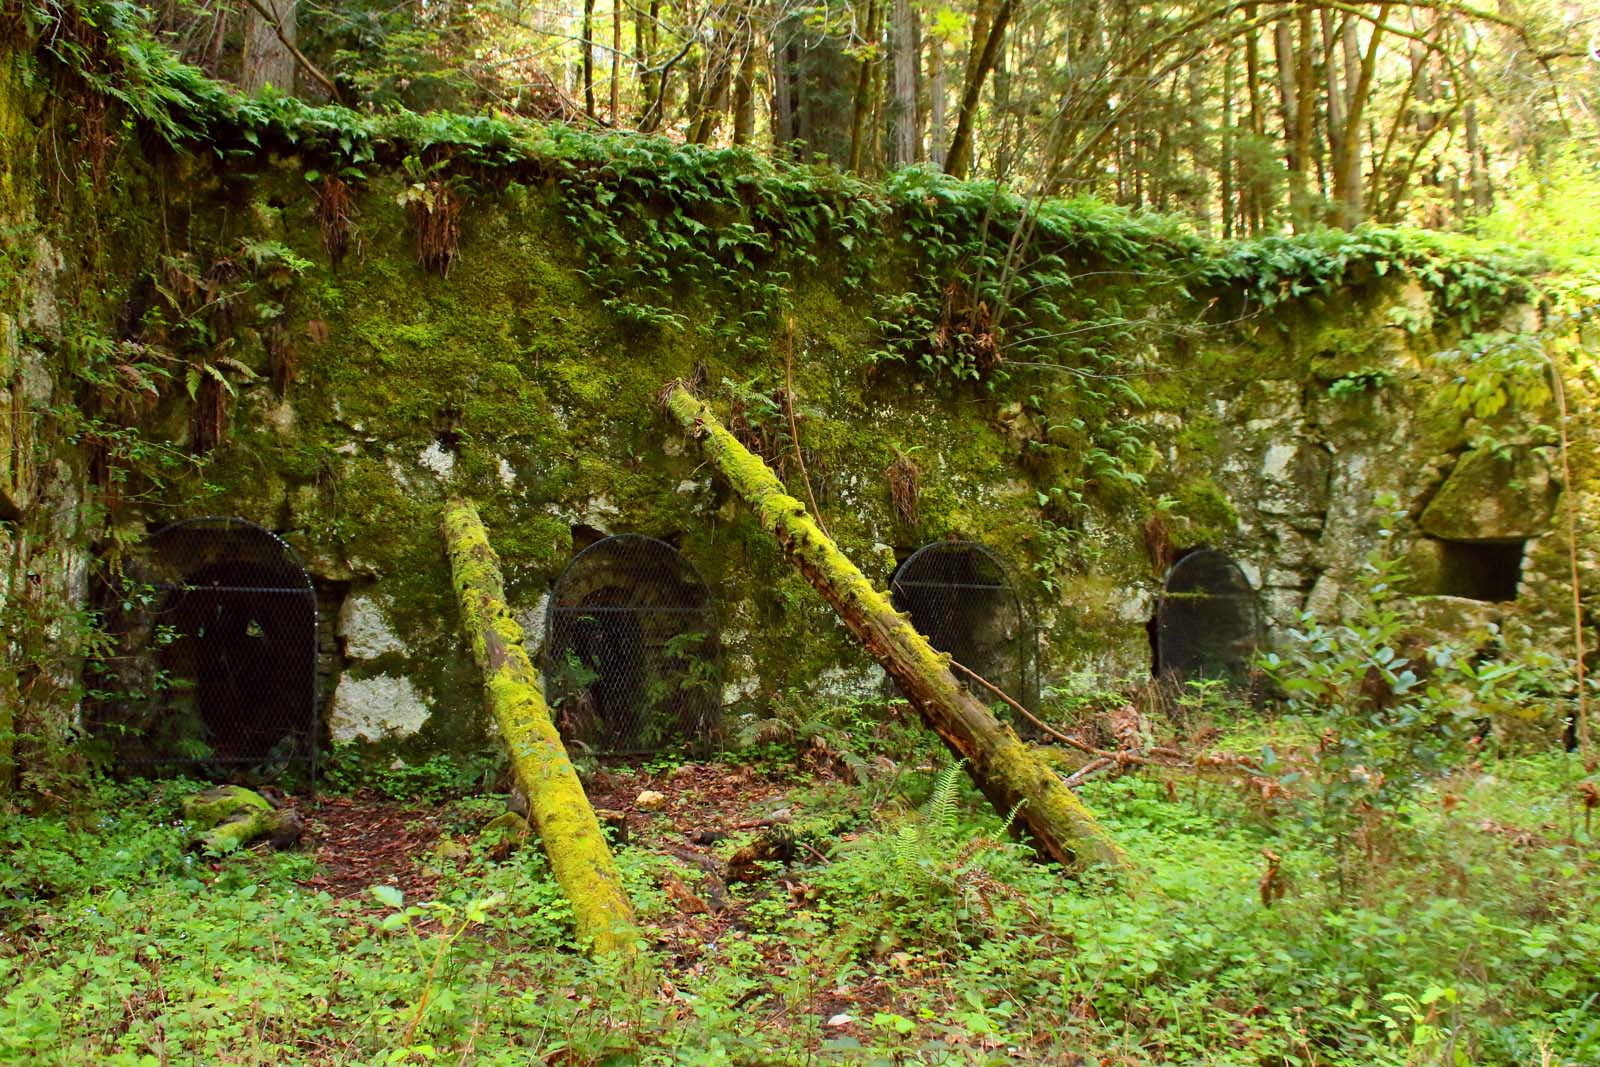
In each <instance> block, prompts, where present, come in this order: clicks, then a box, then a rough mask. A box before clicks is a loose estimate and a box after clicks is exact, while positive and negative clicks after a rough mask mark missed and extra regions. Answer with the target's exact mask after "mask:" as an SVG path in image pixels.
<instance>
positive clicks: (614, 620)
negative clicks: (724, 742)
mask: <svg viewBox="0 0 1600 1067" xmlns="http://www.w3.org/2000/svg"><path fill="white" fill-rule="evenodd" d="M546 634H547V638H546V642H545V672H544V675H545V697H546V699H547V700H548V701H549V703H550V707H551V710H552V711H553V712H554V713H555V716H556V723H557V725H558V726H559V727H560V728H561V733H562V736H563V737H565V738H566V739H567V740H568V741H569V742H576V743H577V744H578V745H580V746H582V747H583V748H585V749H587V750H588V751H590V752H593V753H595V754H597V755H629V754H641V753H647V752H656V751H660V750H661V749H663V748H665V747H667V746H668V745H669V744H670V743H672V742H674V741H677V742H681V743H684V744H686V745H687V746H688V747H690V748H697V749H698V748H704V747H706V746H708V745H709V744H710V742H711V741H712V739H713V738H714V736H715V734H716V732H717V730H718V728H719V716H720V713H721V708H722V678H721V671H720V667H719V662H720V658H721V657H720V651H721V638H720V635H719V633H718V629H717V618H716V612H715V611H714V610H713V609H712V605H711V593H710V591H709V590H708V589H707V588H706V584H705V582H703V581H702V580H701V579H700V575H699V574H698V573H697V572H696V571H695V569H694V567H693V566H691V565H690V564H689V561H688V560H686V559H684V558H683V556H682V555H680V554H679V553H678V550H677V549H675V548H673V547H672V546H671V545H669V544H667V543H666V542H665V541H658V540H656V539H655V538H653V537H644V536H641V535H638V534H618V535H616V536H613V537H607V538H604V539H602V540H600V541H597V542H595V543H594V544H592V545H590V546H589V547H588V548H586V549H584V550H583V551H582V552H580V553H578V554H577V555H576V556H574V557H573V559H572V562H571V563H569V564H568V565H567V569H566V570H565V571H563V572H562V574H561V577H560V578H558V579H557V580H556V585H555V591H554V592H553V593H552V594H551V596H550V608H549V616H548V619H547V628H546Z"/></svg>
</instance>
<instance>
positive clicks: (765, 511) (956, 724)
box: [666, 384, 1128, 867]
mask: <svg viewBox="0 0 1600 1067" xmlns="http://www.w3.org/2000/svg"><path fill="white" fill-rule="evenodd" d="M666 403H667V408H668V410H669V411H670V412H671V413H672V415H673V417H674V418H675V419H677V421H678V423H679V424H680V425H682V426H683V428H684V429H685V430H686V431H687V432H688V433H690V434H691V435H693V436H695V437H697V438H699V441H700V447H701V450H702V451H703V452H704V454H705V457H706V459H707V461H708V462H709V463H710V464H711V465H712V466H714V467H716V468H717V470H718V471H719V472H721V474H722V476H723V477H724V478H726V479H727V481H728V483H729V484H730V485H731V486H732V487H733V489H734V491H735V492H737V493H738V494H739V495H740V496H741V497H742V498H743V499H744V500H745V502H746V503H747V504H749V505H750V507H751V508H752V509H754V511H755V513H756V515H757V517H758V518H759V519H760V521H761V525H762V526H763V527H764V528H765V529H766V530H767V531H768V532H769V533H771V534H772V535H773V536H774V537H776V538H777V539H778V542H779V543H780V544H781V545H782V546H783V549H784V552H785V554H786V555H787V556H788V557H789V559H790V560H791V561H792V562H793V563H794V565H795V566H796V567H797V568H798V569H799V571H800V573H801V574H802V575H803V576H804V577H805V578H806V580H807V581H809V582H810V583H811V584H812V586H814V587H815V588H816V590H817V591H818V592H819V593H821V594H822V596H823V599H825V600H827V601H828V603H829V604H830V605H831V606H832V607H833V610H834V611H835V612H837V613H838V616H839V618H840V619H841V620H842V621H843V622H844V624H845V625H846V626H847V627H849V629H850V631H851V633H853V634H855V636H856V638H857V639H858V640H859V641H861V643H862V645H863V646H864V647H865V648H866V650H867V651H868V652H869V653H871V655H872V656H873V658H874V659H876V660H877V661H878V662H879V663H880V664H882V665H883V668H884V670H886V671H888V672H889V676H890V677H891V678H893V679H894V680H895V682H896V684H898V685H899V686H900V689H901V691H902V692H903V693H904V694H905V695H906V698H907V699H908V700H910V701H911V703H912V705H913V706H914V707H916V709H917V711H918V712H920V713H921V715H922V719H923V722H925V723H926V724H927V725H928V727H929V729H931V730H933V731H934V732H935V733H936V734H938V735H939V738H940V740H942V741H943V742H944V744H945V747H946V748H948V749H949V750H950V751H951V753H952V754H954V755H955V756H957V757H959V758H960V759H962V760H964V761H965V763H966V768H967V772H968V773H969V774H970V775H971V776H972V779H973V781H974V782H975V783H976V784H977V786H978V788H979V789H981V790H982V791H983V794H984V796H986V797H987V798H988V799H989V802H990V803H991V804H993V805H994V807H995V810H996V811H998V812H1000V813H1001V814H1003V815H1007V816H1009V815H1012V814H1013V813H1014V814H1015V816H1016V818H1017V820H1018V821H1020V823H1021V824H1022V825H1023V826H1025V827H1026V828H1027V830H1028V832H1029V833H1030V834H1031V836H1032V838H1033V840H1034V843H1035V845H1036V846H1037V847H1038V849H1039V851H1040V852H1041V853H1043V854H1044V855H1045V856H1047V857H1049V858H1051V859H1054V860H1056V861H1058V862H1061V863H1065V864H1074V863H1082V864H1091V863H1100V864H1107V865H1111V866H1116V867H1126V866H1127V865H1128V861H1127V857H1126V856H1125V855H1124V853H1123V851H1122V849H1121V848H1120V847H1119V846H1118V845H1117V843H1116V842H1115V841H1113V840H1112V838H1111V835H1110V834H1108V833H1107V832H1106V830H1105V828H1104V827H1102V826H1101V825H1100V823H1099V821H1098V820H1097V819H1096V818H1095V817H1094V813H1093V812H1091V811H1090V810H1089V809H1088V808H1086V807H1085V806H1084V805H1083V803H1082V802H1081V801H1079V800H1078V798H1077V797H1076V796H1074V795H1073V793H1072V791H1071V790H1070V789H1068V788H1067V787H1066V786H1065V785H1063V784H1062V782H1061V780H1060V778H1058V777H1057V776H1056V774H1055V772H1054V771H1052V770H1051V769H1050V767H1049V766H1048V765H1046V764H1045V762H1044V761H1043V760H1041V759H1040V758H1039V757H1038V755H1037V754H1036V753H1035V752H1034V751H1033V750H1032V749H1031V748H1030V747H1029V746H1027V745H1025V744H1023V743H1022V742H1021V741H1019V740H1018V739H1017V736H1016V735H1015V734H1014V733H1012V732H1011V730H1010V729H1009V728H1007V727H1005V726H1003V725H1001V723H1000V722H999V721H998V720H997V719H996V718H995V717H994V715H993V714H991V713H990V711H989V709H988V708H987V707H986V706H984V704H983V703H982V702H980V701H979V700H977V699H976V698H975V697H973V696H972V694H971V693H969V692H967V690H966V689H965V688H964V687H963V686H962V684H961V683H960V682H959V681H957V680H956V677H955V675H954V674H952V673H951V671H950V668H949V666H948V663H949V659H948V657H946V656H945V655H943V654H942V653H939V652H936V651H935V650H934V649H933V646H932V645H930V644H928V641H927V639H926V638H925V637H923V636H922V635H921V634H919V633H917V631H916V630H915V629H913V628H912V626H911V624H910V623H909V622H908V621H907V620H906V618H905V616H903V615H900V614H898V613H897V612H895V610H894V608H893V607H891V606H890V604H889V600H888V598H887V597H886V596H885V595H884V594H883V593H881V592H879V591H878V590H876V589H874V588H873V587H872V585H871V583H870V582H868V581H867V579H866V578H865V577H863V576H862V574H861V572H860V571H859V570H857V569H856V567H855V565H854V564H853V563H851V562H850V560H849V559H847V558H846V557H845V556H844V554H843V553H841V552H840V551H839V549H838V547H837V546H836V545H835V544H834V543H833V541H832V540H831V539H830V538H829V537H828V536H827V535H826V534H824V533H823V532H822V530H821V528H820V527H818V525H817V523H816V522H815V521H814V520H813V519H812V518H811V516H810V515H809V514H807V512H806V509H805V506H804V505H803V504H801V503H800V501H798V500H796V499H795V498H794V497H791V496H789V495H788V494H787V493H786V492H785V491H784V487H783V484H782V483H781V482H779V481H778V478H777V476H776V475H774V474H773V473H772V471H771V469H770V468H768V467H767V465H766V464H765V463H763V462H762V461H761V460H760V459H759V458H758V457H756V456H755V455H753V454H752V453H751V452H750V451H749V450H748V449H746V448H745V447H744V446H743V445H741V444H740V443H739V442H738V441H737V440H736V439H735V438H734V436H733V434H731V433H729V432H728V430H727V429H726V428H725V427H724V426H723V425H722V424H721V423H720V422H719V421H718V420H717V418H716V416H715V415H714V414H713V413H712V411H711V409H710V408H709V407H708V406H707V405H706V404H705V403H703V402H702V401H700V400H699V399H697V398H696V397H695V396H694V395H693V394H691V393H690V392H689V391H688V390H687V389H685V388H684V387H683V386H682V385H681V384H677V385H674V386H672V387H671V389H670V390H669V392H668V394H667V398H666Z"/></svg>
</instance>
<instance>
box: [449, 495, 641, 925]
mask: <svg viewBox="0 0 1600 1067" xmlns="http://www.w3.org/2000/svg"><path fill="white" fill-rule="evenodd" d="M444 539H445V547H446V551H447V552H448V554H449V557H450V574H451V580H452V584H453V585H454V586H455V591H456V597H457V600H458V602H459V603H460V606H461V626H462V629H463V630H465V631H466V634H467V638H468V640H469V641H470V642H471V644H472V658H473V659H474V660H476V661H477V664H478V668H479V669H480V670H481V671H482V672H483V695H484V702H485V703H486V704H487V705H488V707H489V712H490V714H492V715H493V716H494V719H495V722H496V723H497V724H498V725H499V727H500V736H501V737H502V738H504V739H505V743H506V747H507V749H509V750H510V753H511V764H512V769H513V771H514V772H515V774H516V778H517V784H518V785H520V786H521V787H522V790H523V792H524V793H525V794H527V797H528V814H529V816H530V817H531V819H532V822H533V824H534V826H535V827H536V828H537V829H538V831H539V839H540V840H541V841H542V842H543V844H544V850H545V854H546V855H547V856H549V858H550V870H551V872H552V873H554V875H555V878H556V881H557V883H559V884H560V886H561V890H562V892H564V893H565V894H566V896H567V900H568V902H570V903H571V905H572V915H573V919H574V921H575V923H576V925H577V928H578V938H579V940H581V941H584V942H586V943H588V944H590V945H591V946H592V947H593V950H594V951H595V952H596V953H602V954H617V955H621V956H632V955H633V954H634V953H635V951H636V947H635V946H636V943H637V940H638V936H639V935H638V930H637V928H636V927H635V925H634V918H633V906H632V905H631V904H630V903H629V902H628V897H627V894H626V893H625V892H624V891H623V888H622V881H621V878H620V877H619V876H618V874H617V867H616V863H615V862H614V861H613V860H612V858H611V850H610V849H609V848H607V847H606V841H605V838H604V837H603V836H601V833H600V822H599V820H598V819H596V818H595V814H594V809H593V808H592V807H590V806H589V798H588V797H587V796H585V795H584V792H583V784H582V783H581V782H579V781H578V775H577V772H576V771H574V770H573V768H572V761H571V760H570V759H568V758H567V750H566V748H565V747H564V746H563V745H562V743H561V735H560V734H559V733H557V731H556V728H555V724H554V723H553V722H552V721H551V719H550V709H549V708H548V707H547V706H546V705H545V702H544V696H543V695H542V688H541V686H540V683H539V674H538V672H537V671H536V670H534V667H533V663H532V661H530V660H529V659H528V654H527V652H525V651H524V650H523V648H522V627H521V626H519V625H517V622H516V620H515V619H513V618H512V617H511V613H510V611H509V610H507V608H506V600H505V587H504V584H503V582H502V580H501V577H500V560H499V559H498V558H497V557H496V556H495V554H494V549H493V548H491V547H490V546H489V535H488V534H487V533H486V532H485V530H484V528H483V523H482V521H481V520H480V519H479V518H478V512H477V509H476V508H474V507H473V506H472V505H471V504H469V503H467V502H465V501H461V500H457V501H453V502H452V503H451V504H449V505H448V506H447V507H446V508H445V514H444Z"/></svg>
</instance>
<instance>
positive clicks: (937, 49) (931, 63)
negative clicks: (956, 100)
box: [928, 33, 948, 168]
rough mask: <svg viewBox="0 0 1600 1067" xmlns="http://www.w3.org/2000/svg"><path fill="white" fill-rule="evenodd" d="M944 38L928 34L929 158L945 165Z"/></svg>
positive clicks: (939, 165) (937, 164)
mask: <svg viewBox="0 0 1600 1067" xmlns="http://www.w3.org/2000/svg"><path fill="white" fill-rule="evenodd" d="M946 92H948V89H947V88H946V86H945V73H944V38H942V37H940V36H939V35H938V34H937V33H930V34H928V160H929V162H931V163H932V164H933V165H934V166H936V167H941V168H942V167H943V166H944V159H945V155H944V148H945V140H944V127H945V94H946Z"/></svg>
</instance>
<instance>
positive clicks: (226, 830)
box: [183, 785, 302, 852]
mask: <svg viewBox="0 0 1600 1067" xmlns="http://www.w3.org/2000/svg"><path fill="white" fill-rule="evenodd" d="M183 820H184V822H186V823H188V824H189V827H190V838H189V843H190V845H191V847H194V848H198V849H202V850H204V851H207V852H232V851H234V850H235V849H239V848H243V847H244V846H245V845H248V844H249V843H250V842H252V841H254V840H256V839H257V838H262V837H268V838H271V839H272V844H273V847H275V848H288V847H289V846H290V845H292V844H294V843H295V842H296V841H298V840H299V839H300V832H301V829H302V824H301V821H300V816H299V815H298V814H296V813H295V812H294V811H293V810H292V809H289V808H275V807H273V806H272V802H271V801H269V800H268V799H267V798H266V797H264V796H262V795H261V794H260V793H257V792H255V791H254V790H250V789H246V788H244V786H240V785H221V786H217V787H216V788H215V789H207V790H205V791H204V792H201V793H194V794H191V795H190V796H186V797H184V798H183Z"/></svg>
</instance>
